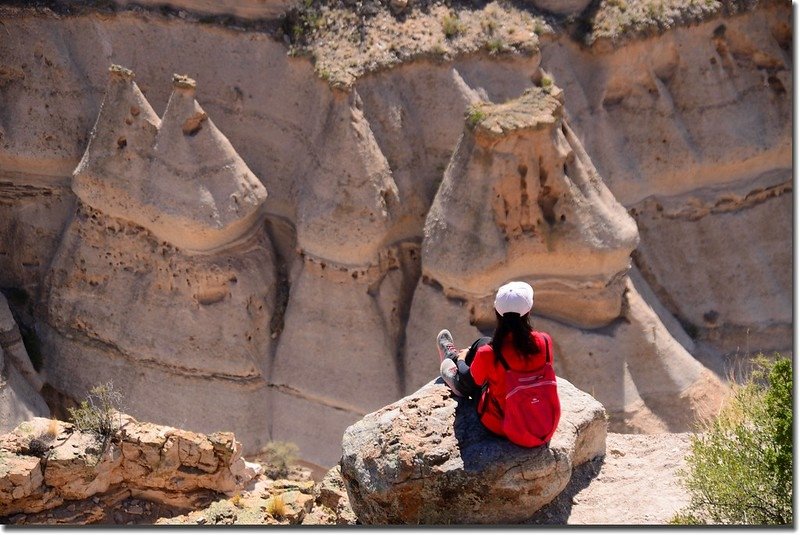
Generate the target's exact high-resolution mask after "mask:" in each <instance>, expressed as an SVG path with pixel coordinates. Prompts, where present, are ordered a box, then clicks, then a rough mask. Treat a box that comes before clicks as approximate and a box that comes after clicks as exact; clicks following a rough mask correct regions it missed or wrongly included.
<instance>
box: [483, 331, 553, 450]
mask: <svg viewBox="0 0 800 535" xmlns="http://www.w3.org/2000/svg"><path fill="white" fill-rule="evenodd" d="M541 338H542V339H543V340H544V344H545V363H544V366H542V367H541V368H539V369H538V370H535V371H516V370H512V369H511V368H510V367H509V366H508V363H507V362H506V360H505V359H504V358H503V355H501V354H500V352H499V351H495V357H496V358H497V360H498V361H499V362H500V364H502V365H503V368H505V370H506V372H505V373H506V377H505V379H506V403H505V413H504V414H503V434H505V435H506V437H508V439H509V440H510V441H511V442H513V443H514V444H517V445H519V446H524V447H526V448H534V447H536V446H542V445H544V444H547V443H548V442H550V438H551V437H552V436H553V433H554V432H555V430H556V427H557V426H558V421H559V419H560V418H561V402H560V401H559V399H558V388H557V385H556V372H555V371H554V370H553V351H552V348H551V346H550V344H551V341H550V336H549V335H547V334H545V333H542V336H541ZM489 395H491V393H489Z"/></svg>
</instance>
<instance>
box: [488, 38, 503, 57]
mask: <svg viewBox="0 0 800 535" xmlns="http://www.w3.org/2000/svg"><path fill="white" fill-rule="evenodd" d="M486 50H488V51H489V54H492V55H494V54H499V53H501V52H503V51H504V50H505V43H504V42H503V40H502V39H500V38H498V37H495V38H493V39H489V40H488V41H486Z"/></svg>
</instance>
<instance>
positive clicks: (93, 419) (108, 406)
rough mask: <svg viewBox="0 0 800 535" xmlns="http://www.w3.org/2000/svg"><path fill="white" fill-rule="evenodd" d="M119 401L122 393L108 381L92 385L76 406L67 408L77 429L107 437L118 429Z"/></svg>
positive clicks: (99, 436) (103, 437) (102, 437)
mask: <svg viewBox="0 0 800 535" xmlns="http://www.w3.org/2000/svg"><path fill="white" fill-rule="evenodd" d="M121 401H122V395H121V394H120V393H119V392H117V391H116V390H114V384H113V383H112V382H110V381H109V382H108V383H106V384H103V385H97V386H95V387H93V388H92V389H91V390H90V391H89V395H88V396H87V398H86V399H85V400H83V401H81V404H80V405H79V406H78V407H75V408H72V407H70V408H69V409H67V410H68V411H69V415H70V419H71V420H72V422H73V423H74V424H75V426H76V427H77V428H78V429H80V430H81V431H85V432H88V433H94V434H95V435H97V437H98V438H101V439H107V438H110V437H112V436H114V435H115V434H116V432H117V430H118V429H119V411H118V407H119V405H120V403H121Z"/></svg>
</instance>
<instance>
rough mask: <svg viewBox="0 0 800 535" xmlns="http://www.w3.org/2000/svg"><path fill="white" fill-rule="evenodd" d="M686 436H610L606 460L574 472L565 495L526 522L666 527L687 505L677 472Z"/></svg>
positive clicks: (686, 444) (686, 446) (686, 447)
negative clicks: (664, 525) (659, 525)
mask: <svg viewBox="0 0 800 535" xmlns="http://www.w3.org/2000/svg"><path fill="white" fill-rule="evenodd" d="M690 437H691V433H667V434H659V435H623V434H618V433H609V434H608V439H607V441H606V456H605V458H604V459H597V460H595V461H591V462H588V463H586V464H584V465H582V466H580V467H579V468H578V469H576V470H575V473H574V474H573V477H572V480H571V481H570V483H569V485H567V488H566V489H565V490H564V492H562V493H561V495H559V497H558V498H556V500H555V501H553V502H552V503H551V504H550V505H548V506H547V507H545V508H544V509H542V510H541V511H539V513H537V514H536V516H534V517H533V518H532V519H531V521H530V523H531V524H591V525H631V524H633V525H658V524H662V525H663V524H667V523H668V522H669V520H670V518H672V517H673V516H674V514H675V513H677V512H678V511H679V510H680V509H682V508H683V507H685V506H687V505H688V504H689V494H688V493H687V491H686V490H685V489H684V488H683V487H682V486H681V485H680V481H679V477H678V474H677V472H678V470H680V469H681V468H684V467H685V466H686V462H685V456H686V454H687V453H688V452H689V450H690Z"/></svg>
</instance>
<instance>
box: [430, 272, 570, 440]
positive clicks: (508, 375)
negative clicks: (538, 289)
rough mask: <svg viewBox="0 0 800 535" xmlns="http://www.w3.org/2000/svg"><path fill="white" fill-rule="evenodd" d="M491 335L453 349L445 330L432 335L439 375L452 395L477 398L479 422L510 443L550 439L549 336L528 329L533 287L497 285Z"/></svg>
mask: <svg viewBox="0 0 800 535" xmlns="http://www.w3.org/2000/svg"><path fill="white" fill-rule="evenodd" d="M494 308H495V315H496V316H497V326H496V328H495V331H494V336H492V337H491V338H490V337H483V338H479V339H478V340H476V341H475V342H474V343H473V344H472V346H470V348H469V349H466V350H462V351H460V352H459V351H458V350H457V349H456V347H455V345H454V343H453V337H452V335H451V334H450V331H448V330H447V329H444V330H442V331H441V332H440V333H439V335H438V336H437V337H436V342H437V346H438V349H439V358H440V360H441V365H440V368H439V371H440V373H441V376H442V379H443V380H444V382H445V383H446V384H447V386H449V387H450V389H451V390H452V391H453V393H454V394H455V395H456V396H468V397H477V398H478V414H479V415H480V420H481V423H483V425H484V426H485V427H486V428H487V429H489V430H490V431H492V432H493V433H495V434H497V435H500V436H505V437H507V438H509V439H510V440H511V441H512V442H514V443H516V444H519V445H523V446H528V447H533V446H538V445H541V444H544V443H546V442H548V441H549V440H550V437H551V436H552V433H553V431H554V430H555V427H556V426H557V425H558V420H559V416H560V412H561V407H560V403H559V400H558V392H557V389H556V377H555V373H554V371H553V367H552V363H553V353H552V346H553V342H552V340H551V338H550V335H549V334H547V333H544V332H539V331H535V330H533V328H532V327H531V324H530V311H531V308H533V288H532V287H531V285H530V284H528V283H526V282H519V281H514V282H509V283H508V284H505V285H503V286H501V287H500V289H499V290H498V291H497V295H496V297H495V300H494Z"/></svg>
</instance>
